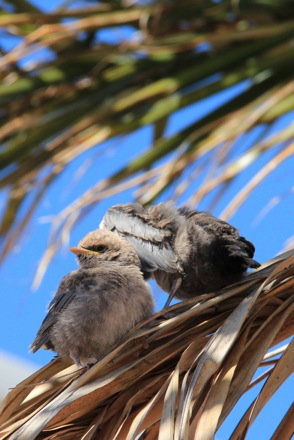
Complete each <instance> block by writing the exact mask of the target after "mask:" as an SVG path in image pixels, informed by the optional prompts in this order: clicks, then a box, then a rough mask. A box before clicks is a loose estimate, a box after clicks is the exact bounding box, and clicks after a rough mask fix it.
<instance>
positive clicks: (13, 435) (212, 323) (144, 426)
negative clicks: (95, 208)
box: [0, 250, 294, 440]
mask: <svg viewBox="0 0 294 440" xmlns="http://www.w3.org/2000/svg"><path fill="white" fill-rule="evenodd" d="M293 287H294V250H291V251H288V252H286V253H284V254H282V255H279V256H278V257H276V258H274V259H273V260H271V261H269V262H268V263H265V264H264V265H263V266H262V267H261V268H260V269H258V270H256V271H253V272H252V273H250V274H249V275H248V276H246V277H245V278H244V280H243V281H242V282H240V283H238V284H235V285H233V286H230V287H228V288H226V289H223V290H222V291H219V292H217V295H215V294H214V293H211V294H207V295H202V296H199V297H196V298H195V299H194V300H190V301H187V302H182V303H179V304H177V305H175V306H173V307H172V308H171V309H170V312H171V313H172V317H169V318H167V317H165V316H164V313H163V312H160V313H157V314H156V315H155V316H154V317H152V318H151V319H149V320H148V321H146V322H143V323H141V324H140V325H139V326H137V327H136V328H134V329H133V330H132V331H131V332H130V333H129V334H128V335H126V336H125V338H124V339H123V340H122V341H121V343H120V344H119V345H118V346H116V347H115V348H114V349H113V350H112V351H111V352H109V353H108V354H107V355H106V356H105V357H103V358H102V359H101V360H100V361H99V362H98V363H97V364H96V365H94V366H93V367H92V368H90V369H89V370H88V371H86V372H84V373H83V374H81V372H79V371H76V368H75V367H74V366H73V365H70V364H69V363H67V362H66V361H64V360H60V359H58V358H57V359H54V360H53V361H52V362H51V363H49V364H48V365H46V366H45V367H44V368H42V369H41V370H39V371H37V372H36V373H35V374H33V375H32V376H31V377H29V378H28V379H26V380H24V381H23V382H22V383H20V384H19V385H18V386H17V387H16V388H14V389H13V390H12V391H11V392H10V393H9V394H8V396H7V397H6V399H5V401H4V403H3V405H2V411H1V416H0V423H1V432H0V438H3V439H5V438H10V439H14V440H17V439H19V440H24V439H30V440H33V439H35V438H40V439H41V438H42V439H54V438H62V439H73V438H79V439H81V438H83V439H87V440H89V439H95V438H97V439H98V438H103V439H105V440H107V439H109V440H110V439H111V440H113V439H121V440H126V439H127V440H134V439H136V438H145V439H155V438H159V439H188V438H197V439H201V440H203V439H211V438H213V435H214V434H215V432H216V431H217V430H218V429H219V428H220V427H221V425H222V424H223V423H224V421H225V420H226V418H227V417H228V415H229V414H230V412H231V411H232V409H233V408H234V406H235V405H236V403H237V401H238V400H239V399H240V398H241V397H242V395H244V394H245V393H246V391H247V390H248V389H250V388H252V387H255V386H256V385H257V384H258V383H259V382H260V381H261V380H262V381H263V386H262V388H261V390H260V391H259V392H258V393H257V396H256V397H255V398H254V400H253V401H252V403H251V405H250V406H249V408H248V410H246V411H245V413H244V415H243V416H242V417H241V419H240V420H239V421H235V423H236V425H235V427H234V431H233V433H232V437H231V438H232V439H237V438H244V436H245V434H246V432H247V431H248V430H249V429H250V426H251V425H252V423H253V422H254V420H255V419H256V418H257V417H258V415H259V414H260V412H261V411H262V410H263V408H264V406H265V405H266V403H267V402H268V401H269V400H270V399H271V398H272V397H273V396H274V394H275V392H276V391H277V389H278V388H279V387H280V386H281V385H282V384H283V383H284V382H285V381H286V380H287V378H288V377H289V376H290V374H291V373H292V372H293V360H294V344H293V341H292V342H290V343H288V344H286V345H285V346H283V347H280V348H279V349H272V347H274V346H275V345H277V344H280V343H281V342H282V341H285V340H286V339H287V338H289V337H290V336H291V335H293V330H294V296H293ZM249 359H250V361H248V360H249ZM262 366H263V367H264V366H267V367H268V368H267V370H266V371H265V372H262V376H261V377H255V374H256V372H257V371H258V370H259V367H262ZM291 414H293V408H292V409H291V408H289V411H288V412H287V413H286V414H285V417H284V419H283V420H282V421H281V422H280V425H279V427H278V428H277V430H276V433H275V434H274V438H285V439H286V438H290V436H288V434H289V433H290V431H291V426H293V425H292V420H291ZM279 435H281V437H279Z"/></svg>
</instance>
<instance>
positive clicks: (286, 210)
mask: <svg viewBox="0 0 294 440" xmlns="http://www.w3.org/2000/svg"><path fill="white" fill-rule="evenodd" d="M36 3H37V4H40V3H39V2H36ZM58 3H59V2H58V1H56V2H50V4H51V7H53V6H54V5H55V4H58ZM7 44H8V43H7ZM9 44H10V43H9ZM244 87H246V83H242V84H240V85H239V86H238V87H236V88H235V89H232V90H230V91H228V92H227V93H226V94H224V95H218V96H216V97H215V98H214V99H211V98H210V99H208V100H204V101H201V102H200V103H198V104H196V105H194V106H190V107H189V108H186V109H184V110H182V111H180V112H178V113H177V115H176V116H174V117H172V118H171V120H170V121H169V125H168V127H167V133H168V134H172V133H173V132H175V131H176V130H178V129H179V128H181V127H184V126H185V125H186V124H187V123H188V122H190V120H193V121H194V120H195V114H197V117H199V118H200V117H201V116H202V115H204V114H205V113H207V112H208V111H209V110H210V109H211V108H212V107H215V106H217V105H219V103H220V102H221V101H222V100H226V99H228V97H229V96H230V95H232V94H236V93H238V91H241V90H242V89H243V88H244ZM291 120H293V113H292V114H288V115H285V117H283V118H281V120H280V121H279V123H278V124H280V125H282V126H283V125H286V124H287V123H289V122H290V121H291ZM276 128H277V127H275V128H274V129H276ZM257 130H258V128H257ZM250 136H251V138H254V133H252V134H250ZM250 136H248V138H245V139H241V140H240V145H239V146H238V148H239V149H242V148H244V143H245V142H247V141H248V142H249V140H251V141H252V139H249V138H250ZM151 140H152V129H151V127H145V128H143V129H141V130H139V131H137V132H136V133H134V134H132V135H130V136H129V137H128V138H121V139H119V142H118V141H117V140H115V141H114V142H113V141H111V142H108V144H107V147H108V148H107V149H104V150H103V152H102V153H99V152H100V151H101V147H99V149H98V148H97V154H96V160H95V162H92V158H93V156H92V154H91V153H89V152H88V153H85V154H84V155H82V156H80V157H79V158H77V159H76V160H75V161H74V162H73V163H72V164H71V165H70V166H69V167H68V168H67V169H66V171H65V172H64V173H63V174H62V175H61V176H60V177H59V178H58V179H57V180H56V181H55V182H54V184H53V185H52V186H51V187H50V189H49V191H48V193H47V194H46V196H45V198H44V199H43V200H42V202H41V204H40V206H39V208H38V210H37V212H36V213H35V215H34V217H33V221H32V222H31V224H30V226H29V227H28V229H27V230H26V233H25V236H24V237H23V238H22V239H21V242H20V243H19V245H18V246H17V249H15V250H14V252H13V253H12V254H11V255H10V257H9V258H8V259H7V260H6V261H5V263H4V264H3V266H2V267H1V280H2V289H1V295H0V307H1V311H2V312H1V320H0V334H1V335H2V336H1V343H0V349H2V350H5V351H7V352H10V353H13V354H14V355H17V356H19V357H20V358H23V359H26V360H28V361H30V362H35V363H36V365H37V366H42V365H44V364H45V363H46V362H48V361H49V360H51V359H52V357H53V354H52V353H51V352H45V351H43V350H40V351H39V352H37V353H36V354H34V355H32V354H31V353H29V352H28V346H29V344H30V343H31V342H32V340H33V339H34V337H35V333H36V331H37V330H38V328H39V325H40V323H41V321H42V319H43V317H44V316H45V310H46V306H47V304H48V303H49V301H50V299H51V297H52V295H53V294H54V292H55V290H56V288H57V286H58V284H59V281H60V279H61V277H62V276H63V275H64V274H66V273H68V272H69V271H71V270H74V269H76V267H77V265H76V261H75V258H74V256H73V254H72V253H70V252H69V251H68V250H67V248H63V249H61V250H60V252H59V253H58V254H57V255H56V257H55V259H54V261H53V263H52V264H51V265H50V266H49V268H48V271H47V272H46V274H45V277H44V280H43V282H42V284H41V286H40V287H39V288H38V290H37V291H34V292H33V291H32V289H31V285H32V281H33V278H34V275H35V271H36V268H37V265H38V262H39V261H40V258H41V256H42V253H43V251H44V250H45V248H46V245H47V243H48V237H49V232H50V224H49V223H46V222H44V219H46V217H47V216H54V215H56V214H57V213H58V212H59V211H60V210H62V209H63V208H64V207H65V206H67V205H68V204H69V203H70V202H71V201H73V200H74V199H75V198H76V197H78V196H79V195H81V194H82V193H83V192H84V191H85V190H86V189H87V188H88V187H89V186H91V185H93V184H95V183H96V182H97V181H98V180H100V179H102V178H104V177H106V176H108V175H110V174H112V173H113V172H114V171H115V170H116V169H119V168H120V167H121V166H122V165H123V164H124V163H126V162H127V161H128V160H129V159H130V158H131V157H135V156H136V155H137V154H138V153H139V151H143V149H146V148H148V147H149V145H150V144H151ZM267 159H268V157H267V156H266V155H265V156H263V157H262V158H261V159H259V160H258V161H257V162H256V163H254V164H252V165H251V166H250V167H249V168H248V169H247V170H246V172H244V173H242V174H241V175H240V176H238V178H237V179H236V180H235V181H234V182H233V184H232V185H231V186H230V188H229V190H228V191H227V192H226V194H225V196H224V197H223V199H222V201H221V203H220V204H219V205H218V206H217V208H216V210H215V211H214V212H213V213H214V214H215V215H219V214H220V213H221V211H222V210H223V208H224V207H225V206H226V204H227V203H228V202H229V201H230V200H231V198H232V197H233V196H234V195H235V194H236V193H237V192H238V190H239V189H240V188H242V186H243V185H244V184H245V183H246V182H248V180H250V178H252V177H253V176H254V175H255V174H256V172H257V171H258V170H259V169H260V166H261V164H262V163H265V162H266V160H267ZM85 164H86V165H87V166H88V165H89V167H88V168H87V170H86V172H85V173H84V174H83V175H81V176H80V177H79V178H76V179H75V181H74V183H72V177H73V176H74V175H78V174H77V170H79V169H80V168H81V166H83V165H85ZM293 175H294V158H293V157H292V158H291V159H289V160H288V161H286V162H285V163H284V164H283V165H282V166H281V167H279V168H277V169H276V170H274V171H273V173H271V175H270V176H269V177H268V178H267V179H265V181H264V182H263V183H262V184H261V185H260V186H259V187H258V188H256V189H255V191H254V192H253V193H252V194H251V196H250V197H249V198H248V199H247V200H246V202H245V203H244V204H243V205H242V206H241V208H240V209H239V210H238V211H237V213H236V214H235V215H234V217H233V218H232V219H231V220H230V222H231V223H232V224H233V225H234V226H236V227H238V228H239V229H240V230H241V232H242V234H243V235H245V237H247V238H248V239H250V240H251V241H252V242H253V243H254V244H255V246H256V259H257V260H258V261H260V262H265V261H267V260H268V259H270V258H272V257H273V256H274V255H276V254H277V253H278V252H279V251H281V250H282V249H283V247H284V245H285V243H286V240H287V239H288V238H289V237H290V236H292V235H293V224H294V203H293V191H292V192H291V190H290V189H291V188H293ZM197 185H199V182H197V181H196V182H195V184H194V186H193V185H192V186H191V188H190V195H191V194H192V193H193V192H194V191H197ZM169 191H170V190H169ZM280 195H282V197H281V200H280V201H279V203H278V204H276V205H275V206H273V208H272V209H271V210H270V211H269V212H268V213H267V215H265V216H264V217H262V218H259V217H260V214H261V213H262V212H263V210H264V209H265V207H266V206H268V204H269V203H270V202H271V201H272V200H274V198H275V197H277V196H280ZM168 196H169V194H166V196H165V197H168ZM187 196H189V194H186V197H187ZM133 198H134V193H133V192H132V191H127V192H124V193H122V194H120V195H118V196H115V197H112V198H109V199H106V200H104V201H102V202H101V203H100V204H99V205H98V206H97V207H96V208H95V209H94V210H93V211H92V212H91V214H90V215H89V216H88V217H86V218H85V219H84V220H83V221H82V222H81V223H79V224H78V226H77V227H76V229H74V231H73V233H72V235H71V237H70V245H71V246H74V245H76V244H77V242H78V241H79V240H80V238H81V237H82V236H84V235H85V233H87V232H88V231H90V230H93V229H95V228H96V227H97V226H98V225H99V223H100V220H101V218H102V217H103V215H104V212H105V210H106V209H107V208H108V207H110V206H112V205H114V204H115V203H124V202H127V201H131V200H133ZM163 199H164V198H162V200H163ZM2 200H3V198H2ZM184 201H185V199H184V198H183V199H181V202H184ZM0 202H1V198H0ZM208 203H209V198H208V199H207V200H206V201H205V202H203V203H202V204H201V206H200V209H207V206H208ZM152 286H153V291H154V295H155V298H156V304H157V309H160V308H161V307H162V306H163V304H164V302H165V300H166V294H165V293H162V292H160V290H159V289H158V288H156V286H155V285H154V284H153V285H152ZM290 390H292V392H290ZM293 391H294V380H293V379H292V380H290V381H288V384H287V386H286V387H283V388H282V389H281V390H280V391H279V396H278V399H279V400H278V401H277V400H275V401H273V402H272V403H271V404H270V406H269V408H268V410H267V412H266V413H267V415H266V416H264V417H263V418H262V417H260V418H259V419H258V423H256V424H255V426H254V427H253V429H252V430H251V433H250V434H249V436H248V439H249V440H251V439H252V440H253V439H256V438H258V439H266V438H269V436H270V433H272V432H273V429H274V426H276V425H277V423H278V422H279V420H280V419H281V417H282V414H283V413H284V412H285V411H286V409H287V407H288V406H289V400H290V398H291V395H292V396H293ZM255 392H256V390H252V391H250V392H249V393H248V394H249V397H250V396H251V395H253V393H255ZM248 402H250V400H249V399H248V401H247V402H245V403H244V405H245V407H246V405H248V404H249V403H248ZM277 402H279V403H277ZM236 411H237V413H238V411H239V408H238V409H236ZM269 415H270V416H269ZM231 417H233V418H234V417H238V416H236V415H235V413H234V414H232V415H231ZM227 425H228V426H226V427H225V428H224V429H223V430H221V431H220V433H219V438H223V439H225V438H227V437H228V432H229V425H230V423H229V420H228V423H227ZM261 432H262V435H260V433H261ZM257 433H258V434H257Z"/></svg>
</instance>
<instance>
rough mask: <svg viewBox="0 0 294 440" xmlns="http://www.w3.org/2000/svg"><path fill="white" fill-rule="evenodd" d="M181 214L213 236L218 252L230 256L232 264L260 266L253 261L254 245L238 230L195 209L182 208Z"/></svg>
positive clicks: (180, 209)
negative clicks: (234, 262)
mask: <svg viewBox="0 0 294 440" xmlns="http://www.w3.org/2000/svg"><path fill="white" fill-rule="evenodd" d="M179 212H180V213H181V214H182V215H183V216H185V217H186V218H187V219H189V221H193V222H194V223H195V224H197V225H198V226H200V227H201V228H203V230H204V231H206V232H207V233H209V234H212V235H213V236H214V237H215V239H216V240H217V243H218V247H219V249H218V252H221V250H222V252H224V251H225V252H224V253H223V255H228V256H229V257H230V258H231V260H230V261H231V262H233V261H234V260H236V263H237V264H238V265H240V264H241V263H242V264H243V265H244V269H246V267H251V268H257V267H259V266H260V264H259V263H258V262H257V261H255V260H253V256H254V252H255V247H254V245H253V243H251V242H250V241H249V240H247V239H246V238H245V237H242V236H240V234H239V231H238V229H236V228H235V227H234V226H232V225H230V224H229V223H227V222H225V221H224V220H220V219H218V218H216V217H214V216H213V215H211V214H209V213H207V212H199V211H195V210H193V209H190V208H187V207H182V208H179Z"/></svg>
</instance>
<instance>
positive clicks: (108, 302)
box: [31, 230, 153, 368]
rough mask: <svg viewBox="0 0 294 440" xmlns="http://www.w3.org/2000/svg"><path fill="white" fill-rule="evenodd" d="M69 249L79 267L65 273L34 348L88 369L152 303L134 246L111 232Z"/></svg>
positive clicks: (97, 234) (92, 234)
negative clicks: (56, 354)
mask: <svg viewBox="0 0 294 440" xmlns="http://www.w3.org/2000/svg"><path fill="white" fill-rule="evenodd" d="M71 251H72V252H74V253H75V254H76V255H77V256H78V262H79V264H80V266H81V268H80V269H78V270H75V271H73V272H70V273H69V274H68V275H66V276H65V277H64V278H63V279H62V281H61V283H60V285H59V287H58V290H57V292H56V294H55V296H54V298H53V300H52V301H51V303H50V305H49V309H48V314H47V316H46V317H45V319H44V321H43V323H42V325H41V327H40V329H39V331H38V333H37V336H36V338H35V340H34V341H33V343H32V345H31V350H32V351H33V352H35V351H37V350H38V349H39V348H41V347H42V348H46V349H51V350H53V351H55V352H57V353H58V354H59V355H61V356H70V357H71V358H72V359H73V361H74V362H75V363H76V365H77V367H78V368H80V367H84V366H87V367H89V366H90V365H91V364H93V363H95V362H96V361H97V359H98V358H100V357H101V356H102V355H103V354H104V353H105V352H107V351H109V350H110V348H111V347H112V346H113V345H114V344H116V343H117V342H118V341H119V340H120V339H121V338H122V337H123V336H124V335H125V334H126V333H127V332H128V331H129V330H130V329H131V328H132V327H134V326H135V325H136V324H137V323H138V322H140V321H141V320H143V319H145V318H148V317H150V316H151V315H152V313H153V299H152V295H151V293H150V289H149V287H148V285H147V283H146V282H145V281H144V278H143V274H142V272H141V270H140V260H139V258H138V255H137V254H136V252H135V250H134V249H133V247H132V246H131V245H130V244H129V243H128V242H127V241H126V240H124V239H122V238H120V237H118V236H117V235H116V234H113V233H111V232H109V231H101V230H97V231H93V232H90V233H89V234H88V235H87V236H86V237H85V238H83V239H82V240H81V241H80V243H79V245H78V247H77V248H71Z"/></svg>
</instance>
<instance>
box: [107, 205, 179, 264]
mask: <svg viewBox="0 0 294 440" xmlns="http://www.w3.org/2000/svg"><path fill="white" fill-rule="evenodd" d="M178 217H180V216H179V215H178V213H177V209H176V208H175V207H174V206H173V204H168V203H162V204H160V205H157V206H153V207H151V208H150V209H149V210H146V209H144V208H143V206H141V205H140V204H138V203H127V204H124V205H115V206H113V207H112V208H110V209H108V211H107V212H106V214H105V216H104V218H103V220H102V222H101V224H100V228H102V229H104V228H105V229H108V230H109V231H112V232H115V233H117V234H118V235H120V236H121V237H123V238H125V239H126V240H128V241H129V243H130V244H131V245H132V246H133V248H134V249H135V251H136V252H137V254H138V256H139V258H140V260H141V265H142V270H143V271H147V272H153V271H155V270H157V269H161V270H164V271H165V272H176V271H177V270H178V261H177V257H176V255H175V253H174V250H173V240H174V237H175V234H176V230H177V227H178V226H177V224H176V223H177V221H178V219H177V218H178Z"/></svg>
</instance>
